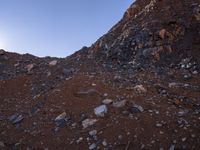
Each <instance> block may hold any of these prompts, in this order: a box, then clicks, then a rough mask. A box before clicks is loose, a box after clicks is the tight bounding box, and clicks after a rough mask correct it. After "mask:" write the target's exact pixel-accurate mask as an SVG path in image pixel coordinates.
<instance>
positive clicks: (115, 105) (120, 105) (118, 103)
mask: <svg viewBox="0 0 200 150" xmlns="http://www.w3.org/2000/svg"><path fill="white" fill-rule="evenodd" d="M125 105H126V100H121V101H114V102H113V107H116V108H120V107H124V106H125Z"/></svg>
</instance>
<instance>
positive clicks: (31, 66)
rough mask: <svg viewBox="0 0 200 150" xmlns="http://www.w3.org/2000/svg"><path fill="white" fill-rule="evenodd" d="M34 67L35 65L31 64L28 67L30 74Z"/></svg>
mask: <svg viewBox="0 0 200 150" xmlns="http://www.w3.org/2000/svg"><path fill="white" fill-rule="evenodd" d="M33 67H34V64H29V65H27V66H26V69H27V70H28V72H30V71H31V70H32V69H33Z"/></svg>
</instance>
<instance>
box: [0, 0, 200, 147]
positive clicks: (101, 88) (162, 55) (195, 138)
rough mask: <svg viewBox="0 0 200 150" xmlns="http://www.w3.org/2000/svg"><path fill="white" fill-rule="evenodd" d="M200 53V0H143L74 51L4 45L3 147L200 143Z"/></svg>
mask: <svg viewBox="0 0 200 150" xmlns="http://www.w3.org/2000/svg"><path fill="white" fill-rule="evenodd" d="M199 58H200V1H199V0H181V1H180V0H137V1H136V2H134V3H133V4H132V5H131V6H130V7H129V8H128V10H127V11H126V12H125V14H124V16H123V18H122V19H121V21H119V23H117V24H116V25H115V26H114V27H113V28H112V29H111V30H110V31H109V32H108V33H107V34H105V35H104V36H102V37H101V38H100V39H99V40H97V41H96V42H95V43H94V44H93V45H92V46H91V47H83V48H82V49H81V50H79V51H77V52H76V53H75V54H73V55H71V56H69V57H66V58H53V57H45V58H39V57H36V56H32V55H30V54H24V55H19V54H16V53H9V52H6V51H4V50H0V149H3V150H4V149H5V150H10V149H12V150H55V149H58V150H67V149H75V150H76V149H77V150H78V149H81V150H82V149H89V150H95V149H100V150H101V149H104V150H110V149H111V150H112V149H113V150H138V149H144V150H146V149H147V150H149V149H150V150H151V149H152V150H155V149H159V150H180V149H181V150H182V149H183V150H199V149H200V59H199Z"/></svg>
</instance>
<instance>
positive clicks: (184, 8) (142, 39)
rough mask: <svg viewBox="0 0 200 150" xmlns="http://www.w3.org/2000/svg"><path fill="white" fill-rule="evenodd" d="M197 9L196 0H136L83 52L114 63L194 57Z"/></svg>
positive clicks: (198, 31)
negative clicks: (114, 23)
mask: <svg viewBox="0 0 200 150" xmlns="http://www.w3.org/2000/svg"><path fill="white" fill-rule="evenodd" d="M199 10H200V6H199V1H198V0H185V1H179V0H171V1H168V0H137V1H136V2H135V3H134V4H132V5H131V6H130V8H129V9H128V10H127V11H126V13H125V14H124V17H123V18H122V20H121V21H120V22H119V23H118V24H116V25H115V26H114V27H113V28H112V29H111V30H110V31H109V32H108V33H107V34H106V35H104V36H103V37H101V38H100V39H99V40H98V41H97V42H96V43H95V44H93V45H92V46H91V47H90V48H88V50H87V56H88V58H94V59H95V61H99V62H102V61H104V62H105V61H107V62H111V63H114V64H115V63H116V62H117V64H128V63H130V62H133V61H134V62H136V63H141V64H143V65H144V64H149V63H150V64H162V63H164V64H167V63H172V62H177V61H178V60H181V59H182V58H184V57H193V58H194V59H195V60H197V59H198V58H199V56H200V53H199V51H200V49H199V47H200V46H199V43H200V39H199V38H198V37H199V36H200V15H199V14H200V13H199ZM188 12H190V13H188Z"/></svg>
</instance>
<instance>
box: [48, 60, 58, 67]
mask: <svg viewBox="0 0 200 150" xmlns="http://www.w3.org/2000/svg"><path fill="white" fill-rule="evenodd" d="M57 62H58V61H57V60H53V61H51V62H49V66H55V65H56V64H57Z"/></svg>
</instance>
